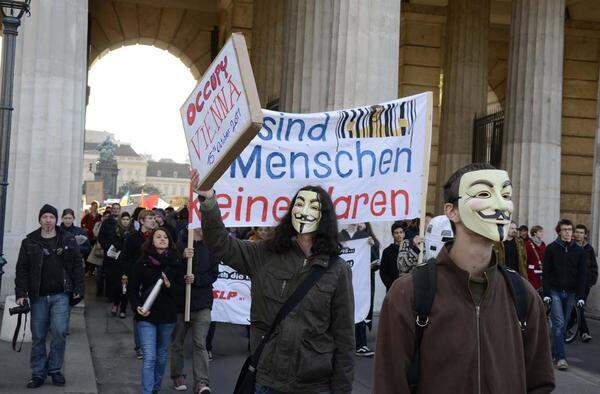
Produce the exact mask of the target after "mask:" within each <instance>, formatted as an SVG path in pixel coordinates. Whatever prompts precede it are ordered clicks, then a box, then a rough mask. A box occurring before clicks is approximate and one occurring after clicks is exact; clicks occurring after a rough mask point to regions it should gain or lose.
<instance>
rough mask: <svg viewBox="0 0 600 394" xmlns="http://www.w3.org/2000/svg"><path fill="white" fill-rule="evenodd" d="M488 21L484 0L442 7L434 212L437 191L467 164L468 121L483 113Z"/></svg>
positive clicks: (470, 138)
mask: <svg viewBox="0 0 600 394" xmlns="http://www.w3.org/2000/svg"><path fill="white" fill-rule="evenodd" d="M489 21H490V3H489V0H481V1H471V0H450V1H449V2H448V8H447V18H446V46H445V54H444V69H443V75H444V79H443V95H442V119H441V128H440V137H439V156H438V171H437V185H438V203H437V206H438V207H440V208H441V204H442V202H443V196H442V193H441V191H442V186H443V185H444V184H445V183H446V181H447V180H448V178H449V177H450V175H452V173H453V172H454V171H456V170H457V169H459V168H460V167H463V166H464V165H466V164H469V163H471V156H472V150H473V119H475V117H476V116H477V115H481V114H483V113H484V112H485V109H486V104H487V91H488V88H487V86H488V81H487V60H488V56H487V53H488V35H489Z"/></svg>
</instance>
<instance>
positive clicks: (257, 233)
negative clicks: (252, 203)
mask: <svg viewBox="0 0 600 394" xmlns="http://www.w3.org/2000/svg"><path fill="white" fill-rule="evenodd" d="M270 233H271V229H270V228H269V227H254V229H253V230H252V234H251V235H250V238H248V239H249V240H250V241H263V240H265V239H267V238H268V237H269V235H270Z"/></svg>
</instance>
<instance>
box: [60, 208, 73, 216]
mask: <svg viewBox="0 0 600 394" xmlns="http://www.w3.org/2000/svg"><path fill="white" fill-rule="evenodd" d="M65 215H71V216H73V217H75V212H74V211H73V210H72V209H71V208H66V209H65V210H63V212H62V216H61V217H65Z"/></svg>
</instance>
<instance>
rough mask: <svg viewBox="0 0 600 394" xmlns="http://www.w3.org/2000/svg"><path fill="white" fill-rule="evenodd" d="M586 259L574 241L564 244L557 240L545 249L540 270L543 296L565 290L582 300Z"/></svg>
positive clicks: (581, 249)
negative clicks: (554, 291)
mask: <svg viewBox="0 0 600 394" xmlns="http://www.w3.org/2000/svg"><path fill="white" fill-rule="evenodd" d="M585 271H586V258H585V252H584V250H583V248H582V247H581V246H579V245H577V243H576V242H575V241H571V242H570V243H566V242H564V241H562V240H561V239H560V238H557V239H556V240H555V241H554V242H552V243H551V244H550V245H548V247H547V248H546V252H545V253H544V264H543V269H542V278H543V279H542V284H543V286H544V296H546V297H550V291H551V290H552V289H554V290H566V291H567V292H569V293H575V295H576V297H577V299H578V300H583V299H584V296H585V287H586V277H585Z"/></svg>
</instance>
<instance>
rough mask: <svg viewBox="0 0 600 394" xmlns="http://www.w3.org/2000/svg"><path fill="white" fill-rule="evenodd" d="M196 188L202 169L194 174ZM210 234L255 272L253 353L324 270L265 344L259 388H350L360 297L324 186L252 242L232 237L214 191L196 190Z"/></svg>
mask: <svg viewBox="0 0 600 394" xmlns="http://www.w3.org/2000/svg"><path fill="white" fill-rule="evenodd" d="M192 183H193V185H194V186H195V188H196V189H197V186H198V174H197V172H195V171H194V172H192ZM198 194H199V196H200V199H201V200H202V202H201V211H202V229H203V231H204V240H205V242H206V245H207V246H208V248H209V250H210V251H211V253H212V254H213V255H214V256H215V257H216V258H218V259H220V260H221V261H223V263H224V264H227V265H229V266H231V267H232V268H234V269H236V270H237V271H238V272H240V273H242V274H245V275H249V276H250V277H251V278H252V308H251V312H250V320H251V334H250V342H251V346H250V347H251V351H252V352H254V351H255V350H256V349H257V347H258V345H259V343H260V342H261V339H262V337H263V336H264V335H265V334H266V333H267V331H268V330H269V327H270V326H271V324H272V323H273V320H274V318H275V315H276V314H277V312H278V311H279V310H280V309H281V307H282V305H284V303H285V302H286V300H287V299H288V298H289V297H290V295H291V294H292V293H293V292H294V291H295V290H296V288H297V287H298V286H299V285H300V284H301V283H302V282H303V281H304V280H305V279H306V278H307V276H308V275H309V273H310V272H312V271H313V270H316V269H325V270H326V271H325V273H324V274H323V275H322V276H321V277H320V278H319V280H318V281H317V282H316V284H315V285H314V286H312V287H311V289H310V290H309V291H308V292H307V294H306V295H305V296H304V298H303V299H302V300H301V301H300V302H299V303H298V305H297V306H296V307H295V308H294V309H293V310H292V311H291V312H290V313H289V314H288V315H287V317H286V318H285V319H283V320H282V321H281V323H280V324H279V325H278V326H277V328H276V329H275V332H274V334H273V335H272V336H271V337H270V339H269V341H268V342H266V344H265V346H264V350H263V352H262V354H261V356H260V358H259V360H258V367H257V373H256V393H277V392H294V393H296V392H307V393H308V392H310V393H313V392H314V393H327V392H336V393H337V392H344V393H349V392H351V391H352V380H353V374H354V355H353V352H354V297H353V290H352V279H351V272H350V268H349V267H348V265H347V264H346V263H345V262H344V261H343V260H342V259H341V258H340V257H339V253H340V245H339V242H338V235H337V234H338V225H337V218H336V214H335V210H334V207H333V203H332V201H331V198H330V197H329V195H328V194H327V192H326V191H325V190H323V188H321V187H319V186H306V187H303V188H301V189H300V190H299V191H298V192H297V193H296V194H295V195H294V197H293V198H292V199H291V200H290V204H289V208H288V210H287V212H286V214H285V216H284V217H283V218H282V220H281V221H280V223H279V224H278V225H277V227H276V228H275V229H274V230H273V234H272V235H271V236H270V237H269V238H268V239H266V240H263V241H257V242H251V241H243V240H238V239H235V238H233V237H230V236H229V234H228V232H227V230H226V228H225V226H224V225H223V222H222V220H221V213H220V210H219V207H218V205H217V203H216V199H215V193H214V191H201V190H199V191H198Z"/></svg>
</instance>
